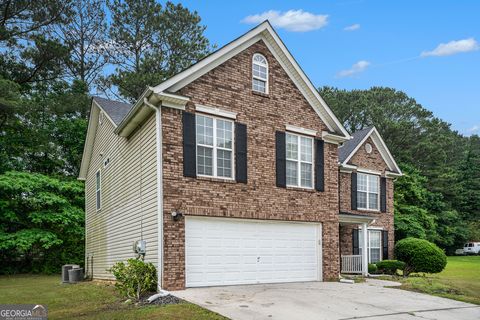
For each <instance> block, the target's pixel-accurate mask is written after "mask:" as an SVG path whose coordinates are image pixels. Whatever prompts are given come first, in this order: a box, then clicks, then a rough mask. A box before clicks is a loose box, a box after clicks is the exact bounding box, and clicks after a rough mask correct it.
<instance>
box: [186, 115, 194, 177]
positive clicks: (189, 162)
mask: <svg viewBox="0 0 480 320" xmlns="http://www.w3.org/2000/svg"><path fill="white" fill-rule="evenodd" d="M195 139H196V138H195V114H193V113H190V112H183V175H184V176H185V177H193V178H195V177H196V176H197V168H196V146H195V143H196V141H195Z"/></svg>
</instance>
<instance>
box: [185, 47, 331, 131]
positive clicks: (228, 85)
mask: <svg viewBox="0 0 480 320" xmlns="http://www.w3.org/2000/svg"><path fill="white" fill-rule="evenodd" d="M255 53H261V54H262V55H263V56H265V58H266V59H267V61H268V69H269V72H268V74H269V81H268V85H269V93H268V94H262V93H258V92H255V91H253V90H252V71H251V70H252V57H253V55H254V54H255ZM178 92H179V93H180V94H181V95H184V96H188V97H190V102H189V103H188V104H187V107H188V108H190V107H191V108H193V106H194V105H206V106H211V107H218V108H220V109H222V110H226V111H231V112H235V113H237V114H238V119H239V120H240V121H248V122H250V123H253V122H256V121H254V119H253V118H257V119H261V121H262V122H264V123H269V124H272V125H273V123H274V122H275V123H278V122H280V123H282V124H283V125H286V124H289V125H295V126H298V127H302V128H309V129H312V130H315V131H318V132H320V131H328V130H329V129H328V127H327V125H326V124H325V123H324V122H323V121H322V119H321V118H319V117H318V115H317V114H316V112H315V111H314V110H313V108H312V107H311V106H310V104H309V102H308V101H307V99H306V98H305V97H304V96H303V94H302V93H301V92H300V90H298V88H297V87H296V85H295V83H294V82H293V81H292V79H291V78H290V77H289V76H288V74H287V73H286V72H285V70H284V69H283V68H282V66H281V64H280V63H279V62H278V61H277V59H276V58H275V56H274V55H273V54H272V53H271V51H270V50H269V48H268V47H267V45H266V44H265V42H264V41H263V40H259V41H258V42H256V43H254V44H252V45H251V46H250V47H248V48H246V49H245V50H243V51H242V52H240V53H238V54H237V55H235V56H234V57H232V58H230V59H229V60H227V61H225V62H224V63H222V64H220V65H219V66H217V67H216V68H214V69H212V70H210V71H209V72H207V73H206V74H204V75H202V76H201V77H199V78H198V79H196V80H194V81H193V82H191V83H189V84H188V85H186V86H185V87H183V88H181V89H180V90H179V91H178ZM276 120H278V122H277V121H276Z"/></svg>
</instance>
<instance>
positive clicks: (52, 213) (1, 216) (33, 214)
mask: <svg viewBox="0 0 480 320" xmlns="http://www.w3.org/2000/svg"><path fill="white" fill-rule="evenodd" d="M84 203H85V198H84V184H83V182H80V181H76V180H72V179H66V178H61V177H53V176H47V175H43V174H39V173H27V172H18V171H9V172H5V173H3V174H0V274H15V273H25V272H32V273H59V272H60V270H61V266H62V265H63V264H67V263H75V264H83V261H84V260H83V259H84V257H85V255H84V241H85V237H84V224H85V218H84V216H85V213H84V210H83V206H84Z"/></svg>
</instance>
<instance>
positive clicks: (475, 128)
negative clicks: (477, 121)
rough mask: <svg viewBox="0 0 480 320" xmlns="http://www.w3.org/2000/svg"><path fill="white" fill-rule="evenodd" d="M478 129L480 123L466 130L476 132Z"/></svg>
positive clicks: (479, 129)
mask: <svg viewBox="0 0 480 320" xmlns="http://www.w3.org/2000/svg"><path fill="white" fill-rule="evenodd" d="M479 131H480V125H475V126H473V127H471V128H470V129H468V132H470V133H476V132H479Z"/></svg>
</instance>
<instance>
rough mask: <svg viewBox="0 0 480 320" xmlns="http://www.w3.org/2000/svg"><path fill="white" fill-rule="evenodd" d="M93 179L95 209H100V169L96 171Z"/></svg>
mask: <svg viewBox="0 0 480 320" xmlns="http://www.w3.org/2000/svg"><path fill="white" fill-rule="evenodd" d="M95 180H96V198H97V201H96V202H97V210H100V208H101V207H102V206H101V204H102V202H101V200H102V199H101V185H102V182H101V177H100V170H98V171H97V174H96V176H95Z"/></svg>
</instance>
